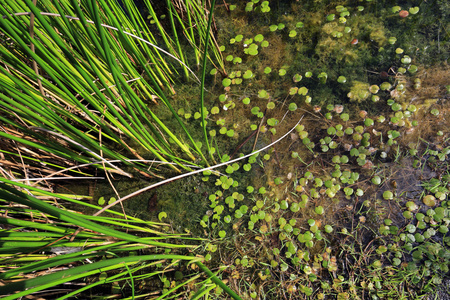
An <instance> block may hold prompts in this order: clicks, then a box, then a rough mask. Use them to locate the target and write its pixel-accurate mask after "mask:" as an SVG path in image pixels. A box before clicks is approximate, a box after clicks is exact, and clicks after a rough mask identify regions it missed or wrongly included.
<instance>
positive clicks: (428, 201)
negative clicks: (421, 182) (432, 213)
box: [422, 195, 436, 207]
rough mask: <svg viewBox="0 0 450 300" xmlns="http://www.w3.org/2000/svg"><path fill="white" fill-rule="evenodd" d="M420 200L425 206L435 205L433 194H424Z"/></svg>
mask: <svg viewBox="0 0 450 300" xmlns="http://www.w3.org/2000/svg"><path fill="white" fill-rule="evenodd" d="M422 202H423V203H424V204H425V205H426V206H430V207H433V206H435V205H436V198H435V197H434V196H433V195H426V196H425V197H423V199H422Z"/></svg>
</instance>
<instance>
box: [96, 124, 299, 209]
mask: <svg viewBox="0 0 450 300" xmlns="http://www.w3.org/2000/svg"><path fill="white" fill-rule="evenodd" d="M302 120H303V116H302V117H301V118H300V120H299V121H298V122H297V123H296V124H295V126H294V127H292V128H291V129H290V130H289V131H288V132H286V133H285V134H284V135H283V136H282V137H280V138H279V139H277V140H276V141H274V142H273V143H271V144H269V145H267V146H265V147H263V148H261V149H259V150H257V151H254V152H251V153H249V154H246V155H244V156H242V157H239V158H235V159H232V160H230V161H227V162H223V163H220V164H217V165H214V166H210V167H207V168H203V169H200V170H195V171H192V172H189V173H185V174H181V175H178V176H174V177H171V178H168V179H165V180H162V181H160V182H157V183H155V184H152V185H149V186H147V187H145V188H142V189H140V190H137V191H135V192H133V193H131V194H128V195H127V196H125V197H123V198H120V199H117V200H116V201H115V202H113V203H111V204H108V205H107V206H105V207H103V208H102V209H101V210H99V211H98V212H96V213H95V214H94V216H98V215H99V214H101V213H102V212H104V211H105V210H107V209H108V208H111V207H113V206H114V205H116V204H117V203H120V202H122V201H125V200H127V199H129V198H132V197H134V196H136V195H139V194H141V193H143V192H145V191H149V190H151V189H154V188H156V187H158V186H160V185H163V184H166V183H168V182H171V181H175V180H178V179H181V178H184V177H188V176H191V175H195V174H198V173H202V172H204V171H210V170H214V169H217V168H220V167H223V166H226V165H228V164H232V163H234V162H237V161H240V160H243V159H245V158H247V157H250V156H252V155H254V154H256V153H259V152H261V151H264V150H266V149H268V148H270V147H272V146H273V145H275V144H276V143H278V142H279V141H281V140H282V139H284V138H285V137H286V136H288V135H289V134H290V133H291V132H292V131H294V129H295V127H296V126H297V125H298V124H300V122H301V121H302Z"/></svg>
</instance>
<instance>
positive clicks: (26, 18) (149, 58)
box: [0, 0, 220, 175]
mask: <svg viewBox="0 0 450 300" xmlns="http://www.w3.org/2000/svg"><path fill="white" fill-rule="evenodd" d="M123 3H124V4H123V8H122V7H121V6H119V5H118V3H117V2H115V1H108V2H107V3H106V2H105V1H102V0H100V1H96V2H91V1H69V0H68V1H58V2H57V3H55V2H54V1H45V0H44V1H39V3H38V4H37V5H35V4H33V3H32V1H30V0H23V1H16V2H9V3H7V4H5V5H3V6H2V7H1V8H0V15H2V17H0V28H1V32H2V41H3V42H2V43H0V61H1V63H0V82H1V83H0V90H1V91H2V93H1V94H0V122H1V124H2V126H3V130H1V131H0V139H1V140H2V142H3V141H7V142H3V143H2V145H8V144H9V145H10V147H18V146H17V145H20V147H23V148H26V149H28V150H30V151H36V152H45V153H51V155H53V156H56V157H58V160H59V162H60V163H64V164H68V162H69V161H75V162H78V163H81V164H86V163H90V162H92V161H102V163H99V164H96V166H97V167H99V168H102V169H109V170H115V172H119V173H121V174H123V175H126V172H125V171H124V170H123V169H121V168H120V169H119V167H117V166H115V165H112V163H109V162H107V160H111V159H115V160H119V161H121V162H124V163H125V164H126V165H132V166H133V167H135V168H137V169H138V170H141V171H142V172H144V173H148V172H149V171H148V170H147V169H148V166H145V164H143V163H134V162H130V159H143V158H144V157H143V156H145V157H146V158H155V159H157V160H160V161H165V162H173V163H175V165H173V164H172V165H171V166H172V168H173V169H177V170H178V169H180V168H184V169H188V167H186V166H185V164H186V163H187V162H189V163H193V162H196V163H198V159H201V160H204V161H206V159H205V158H204V157H203V154H202V153H201V151H200V149H199V148H198V146H197V143H196V142H194V140H193V138H192V136H191V134H190V133H189V132H188V131H187V129H186V127H185V126H184V124H183V122H182V120H181V119H180V118H179V117H178V115H177V114H176V113H175V110H174V108H173V107H172V105H171V102H170V100H169V98H168V97H167V96H166V94H171V93H174V88H173V85H174V82H177V80H178V77H180V76H179V74H178V72H179V71H180V70H183V71H182V72H183V73H184V74H185V77H188V79H189V78H193V79H194V80H197V81H199V79H198V78H197V77H196V76H195V74H194V73H193V72H192V71H191V70H190V69H189V68H188V66H187V61H186V59H185V57H186V53H185V51H187V50H186V48H183V47H182V46H181V44H180V42H179V37H177V36H176V35H175V36H173V35H170V34H168V33H167V32H173V33H174V34H176V27H177V26H180V24H181V27H182V28H183V32H184V33H185V35H186V37H187V39H188V41H189V42H190V43H192V46H193V48H194V50H195V53H202V51H204V50H205V46H204V45H205V44H206V42H207V40H208V39H207V37H209V34H210V32H211V31H210V30H207V29H208V28H207V27H205V26H206V22H207V17H208V16H207V15H206V13H205V12H206V11H207V10H202V6H201V4H200V3H199V2H196V1H187V5H186V9H187V11H188V12H190V13H189V14H188V15H189V16H190V17H189V19H188V20H183V19H182V18H181V16H180V15H181V14H180V12H179V10H177V9H176V8H175V7H174V6H173V4H172V3H171V2H168V7H169V11H170V12H171V13H172V14H173V15H174V16H175V18H173V17H171V20H172V21H171V22H170V25H171V30H168V29H167V28H164V27H163V25H162V24H161V22H160V21H159V18H158V16H157V15H156V13H155V11H154V10H153V8H152V5H151V3H150V1H145V4H146V8H147V10H148V12H149V14H150V15H151V17H152V20H153V21H154V22H155V24H153V25H152V27H151V28H150V27H149V26H148V25H147V23H146V22H145V20H144V18H143V17H142V16H141V14H140V12H139V10H138V9H137V8H136V6H135V5H134V3H133V2H132V1H123ZM172 14H171V16H172ZM194 22H198V23H194ZM193 27H195V28H196V29H195V30H193V29H192V28H193ZM201 45H203V46H201ZM200 46H201V47H200ZM212 48H214V47H212ZM164 49H166V50H164ZM213 53H215V55H216V57H217V58H218V59H219V60H220V51H218V50H217V49H216V50H215V51H213ZM196 57H199V54H196ZM207 57H210V56H209V54H207V53H206V54H205V58H207ZM216 64H217V63H216ZM219 64H220V63H219ZM156 104H160V105H165V106H167V107H168V108H169V110H170V111H171V112H172V114H173V118H175V119H176V120H177V122H178V127H179V128H181V129H182V130H181V131H182V132H184V134H183V135H182V136H180V135H177V134H175V133H174V132H175V131H178V130H176V129H175V128H169V127H168V126H166V124H164V122H163V121H161V120H160V119H159V118H158V116H157V115H156V114H155V113H154V110H153V106H154V105H156ZM199 105H200V103H199ZM11 141H14V143H15V144H14V146H11ZM32 149H36V150H32ZM112 149H114V150H112ZM0 150H2V151H4V152H5V151H9V150H10V149H8V148H3V147H2V148H1V149H0Z"/></svg>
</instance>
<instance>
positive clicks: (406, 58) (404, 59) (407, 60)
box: [401, 55, 411, 65]
mask: <svg viewBox="0 0 450 300" xmlns="http://www.w3.org/2000/svg"><path fill="white" fill-rule="evenodd" d="M401 62H402V64H405V65H407V64H410V63H411V57H409V56H408V55H405V56H403V57H402V59H401Z"/></svg>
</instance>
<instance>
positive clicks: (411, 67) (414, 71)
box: [408, 65, 420, 87]
mask: <svg viewBox="0 0 450 300" xmlns="http://www.w3.org/2000/svg"><path fill="white" fill-rule="evenodd" d="M417 69H418V68H417V66H416V65H410V66H409V68H408V72H409V73H411V74H414V73H416V72H417ZM419 87H420V84H419Z"/></svg>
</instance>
